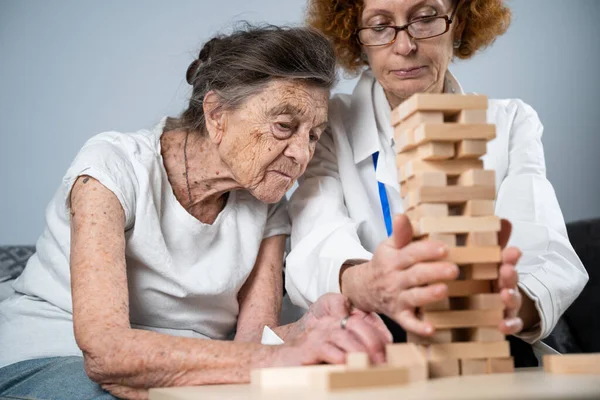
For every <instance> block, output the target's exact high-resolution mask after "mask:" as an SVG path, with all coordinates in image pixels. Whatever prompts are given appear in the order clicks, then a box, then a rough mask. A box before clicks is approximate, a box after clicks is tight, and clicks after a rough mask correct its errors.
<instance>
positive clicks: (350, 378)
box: [312, 366, 410, 392]
mask: <svg viewBox="0 0 600 400" xmlns="http://www.w3.org/2000/svg"><path fill="white" fill-rule="evenodd" d="M409 378H410V375H409V370H408V368H403V367H389V366H383V367H373V368H369V369H353V370H347V371H328V372H326V373H323V374H318V375H314V376H313V381H312V383H313V388H315V389H320V390H323V391H329V392H334V391H338V390H343V389H358V388H376V387H386V386H398V385H404V384H406V383H408V382H410V379H409Z"/></svg>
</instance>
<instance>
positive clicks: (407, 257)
mask: <svg viewBox="0 0 600 400" xmlns="http://www.w3.org/2000/svg"><path fill="white" fill-rule="evenodd" d="M378 250H379V249H378ZM447 251H448V250H447V246H446V245H445V244H444V243H442V242H437V241H433V240H420V241H418V242H412V243H411V244H409V245H407V246H405V247H404V248H402V249H400V250H398V249H394V248H391V247H385V246H383V247H381V250H380V251H376V255H375V256H374V257H373V260H372V261H371V263H374V268H377V269H382V270H387V271H394V270H405V269H407V268H410V267H412V266H413V265H415V264H418V263H422V262H427V261H437V260H439V259H441V258H443V257H444V256H445V255H446V253H447Z"/></svg>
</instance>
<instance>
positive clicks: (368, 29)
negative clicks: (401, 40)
mask: <svg viewBox="0 0 600 400" xmlns="http://www.w3.org/2000/svg"><path fill="white" fill-rule="evenodd" d="M458 3H460V1H459V2H457V5H456V7H454V10H452V14H450V15H449V16H448V15H441V16H434V17H425V18H421V19H418V20H416V21H413V22H410V23H408V24H406V25H402V26H394V25H379V26H365V27H363V28H360V29H358V30H357V31H356V34H357V39H358V43H360V44H362V45H363V46H385V45H388V44H392V43H394V42H395V41H396V37H398V32H401V31H406V33H407V34H408V36H410V37H411V38H412V39H415V40H421V39H430V38H433V37H436V36H441V35H443V34H444V33H446V32H448V30H449V29H450V24H451V23H452V19H453V18H454V13H455V12H456V9H457V8H458Z"/></svg>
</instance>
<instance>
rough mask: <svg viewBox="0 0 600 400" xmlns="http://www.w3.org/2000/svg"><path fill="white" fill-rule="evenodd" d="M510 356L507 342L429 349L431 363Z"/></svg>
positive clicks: (443, 346) (431, 346)
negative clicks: (451, 359) (452, 359)
mask: <svg viewBox="0 0 600 400" xmlns="http://www.w3.org/2000/svg"><path fill="white" fill-rule="evenodd" d="M509 356H510V347H509V343H508V342H507V341H502V342H487V343H486V342H484V343H474V342H473V343H440V344H432V345H430V346H429V347H427V359H428V360H429V361H443V360H446V359H449V358H455V359H459V358H460V359H474V358H475V359H477V358H502V357H509Z"/></svg>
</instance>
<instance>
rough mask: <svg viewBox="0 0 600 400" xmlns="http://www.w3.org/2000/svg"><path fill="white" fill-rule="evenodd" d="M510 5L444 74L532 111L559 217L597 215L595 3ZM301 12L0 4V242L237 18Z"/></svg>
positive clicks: (169, 100) (12, 239)
mask: <svg viewBox="0 0 600 400" xmlns="http://www.w3.org/2000/svg"><path fill="white" fill-rule="evenodd" d="M215 4H222V5H225V4H226V5H227V7H225V6H222V7H216V6H215ZM282 4H285V6H283V7H282ZM509 4H510V5H511V7H512V8H513V12H514V20H513V25H512V26H511V28H510V30H509V32H508V33H507V34H506V35H505V36H503V37H501V38H500V39H499V40H498V41H497V43H496V44H494V46H493V47H492V48H490V49H488V50H487V51H486V52H484V53H482V54H481V55H479V56H478V57H476V58H475V59H473V60H470V61H468V62H459V63H457V65H455V66H454V67H453V71H454V72H455V73H456V75H457V76H458V77H459V79H460V81H461V83H462V84H463V86H464V87H465V89H466V90H467V91H475V92H479V93H485V94H487V95H489V96H490V97H519V98H522V99H524V100H525V101H526V102H528V103H530V104H531V105H533V107H534V108H535V109H536V110H537V111H538V113H539V115H540V118H541V119H542V121H543V122H544V124H545V126H546V131H545V132H546V133H545V136H544V143H545V148H546V161H547V164H548V176H549V178H550V180H551V181H552V183H553V184H554V187H555V188H556V192H557V195H558V198H559V201H560V203H561V205H562V209H563V212H564V214H565V218H566V219H567V221H571V220H576V219H580V218H587V217H595V216H600V201H599V199H600V184H599V183H598V181H599V178H600V173H599V172H598V171H599V170H600V161H599V158H597V157H596V152H598V151H600V135H598V134H596V127H597V126H600V110H599V109H598V104H599V100H600V99H599V96H600V94H599V93H600V84H599V82H600V80H599V79H598V78H597V76H596V75H597V74H598V72H597V66H598V65H599V64H600V46H598V44H597V43H596V41H597V39H598V38H600V23H598V20H599V18H600V2H598V1H597V0H572V1H568V2H567V1H563V0H514V1H512V2H510V3H509ZM303 9H304V0H285V1H281V0H280V1H275V0H260V1H259V0H254V1H251V2H249V1H245V0H228V1H222V2H218V3H215V2H214V1H198V0H186V1H184V0H178V1H177V2H166V1H164V0H163V1H159V0H143V1H142V0H129V1H127V2H122V1H117V0H104V1H102V2H92V1H85V2H83V1H80V0H77V1H75V0H56V1H51V2H49V1H45V0H28V1H26V2H25V1H9V0H0V244H27V243H34V242H35V240H36V238H37V237H38V235H39V234H40V233H41V231H42V229H43V224H44V209H45V206H46V204H47V203H48V201H49V200H50V198H51V197H52V195H53V193H54V191H55V190H56V188H57V186H58V184H59V182H60V179H61V177H62V175H63V174H64V172H65V171H66V169H67V167H68V165H69V163H70V162H71V160H72V158H73V157H74V155H75V154H76V152H77V150H78V149H79V148H80V147H81V145H82V144H83V143H84V142H85V140H86V139H87V138H89V137H90V136H92V135H94V134H96V133H98V132H101V131H104V130H109V129H115V130H121V131H130V130H135V129H139V128H142V127H149V126H151V125H152V124H154V123H155V122H156V121H157V120H158V119H159V118H160V116H162V115H167V114H170V115H174V114H176V113H178V112H179V110H181V108H182V107H183V105H184V104H185V99H186V96H187V95H188V93H189V87H188V86H187V84H186V83H185V80H184V79H183V76H184V74H185V70H186V68H187V65H188V64H189V62H190V61H191V60H192V58H193V57H194V56H195V55H196V53H197V50H198V48H199V46H200V44H201V43H202V42H203V41H205V40H206V39H208V38H209V37H210V36H211V34H212V33H214V32H216V31H222V30H227V28H228V27H230V26H231V24H232V23H233V22H235V21H238V20H241V19H245V20H249V21H269V22H272V23H276V24H281V23H299V22H301V21H302V16H303ZM353 84H354V81H352V80H350V81H343V82H341V84H340V86H339V88H338V90H339V91H344V92H349V91H351V90H352V86H353Z"/></svg>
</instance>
